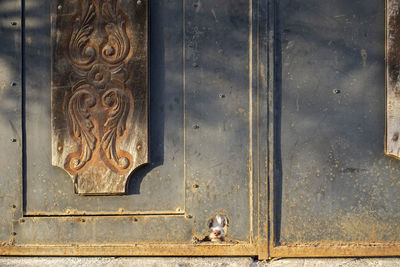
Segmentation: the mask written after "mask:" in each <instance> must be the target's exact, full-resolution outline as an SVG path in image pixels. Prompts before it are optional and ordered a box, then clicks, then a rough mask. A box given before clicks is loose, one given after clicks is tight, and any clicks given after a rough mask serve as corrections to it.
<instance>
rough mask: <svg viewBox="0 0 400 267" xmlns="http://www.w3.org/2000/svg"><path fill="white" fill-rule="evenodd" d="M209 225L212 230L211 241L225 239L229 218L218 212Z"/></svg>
mask: <svg viewBox="0 0 400 267" xmlns="http://www.w3.org/2000/svg"><path fill="white" fill-rule="evenodd" d="M208 227H209V228H210V230H211V233H210V235H209V236H208V237H209V238H210V240H211V241H223V240H224V238H225V235H226V232H227V230H228V218H227V217H226V216H225V215H221V214H218V215H216V216H215V218H212V219H210V220H209V221H208Z"/></svg>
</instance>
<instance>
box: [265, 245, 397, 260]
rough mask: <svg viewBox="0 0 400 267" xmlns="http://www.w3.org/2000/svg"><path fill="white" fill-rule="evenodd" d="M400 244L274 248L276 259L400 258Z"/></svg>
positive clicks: (273, 253)
mask: <svg viewBox="0 0 400 267" xmlns="http://www.w3.org/2000/svg"><path fill="white" fill-rule="evenodd" d="M399 255H400V243H356V242H349V243H343V242H312V243H293V244H283V245H282V246H277V247H273V248H272V249H271V253H270V256H271V257H273V258H275V257H285V258H287V257H374V256H399Z"/></svg>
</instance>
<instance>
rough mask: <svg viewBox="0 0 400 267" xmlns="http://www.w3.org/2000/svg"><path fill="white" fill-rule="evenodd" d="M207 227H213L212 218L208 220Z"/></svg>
mask: <svg viewBox="0 0 400 267" xmlns="http://www.w3.org/2000/svg"><path fill="white" fill-rule="evenodd" d="M207 225H208V228H211V227H212V226H213V225H214V219H213V218H211V219H209V220H208V223H207Z"/></svg>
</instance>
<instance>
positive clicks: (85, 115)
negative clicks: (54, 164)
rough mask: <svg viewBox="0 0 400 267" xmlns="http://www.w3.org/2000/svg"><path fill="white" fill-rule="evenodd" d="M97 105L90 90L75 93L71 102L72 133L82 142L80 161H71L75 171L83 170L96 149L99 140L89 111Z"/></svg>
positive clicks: (69, 107) (69, 111)
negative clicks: (94, 131)
mask: <svg viewBox="0 0 400 267" xmlns="http://www.w3.org/2000/svg"><path fill="white" fill-rule="evenodd" d="M95 105H96V96H95V95H94V94H93V93H92V92H90V91H89V90H88V89H79V90H77V91H75V93H74V94H73V95H72V97H71V99H70V100H69V105H68V114H69V118H70V120H71V125H72V132H73V134H74V136H75V137H76V138H77V139H79V140H80V141H81V147H82V149H81V155H80V157H79V159H76V158H75V159H73V160H71V162H72V164H73V166H72V168H73V169H75V170H79V169H80V168H82V167H83V166H84V165H85V164H86V163H87V162H88V161H89V160H90V159H91V158H92V154H93V150H94V149H95V147H96V142H97V138H96V137H95V136H94V134H93V132H92V130H93V128H94V125H93V122H92V120H91V116H90V112H89V109H90V108H93V107H94V106H95Z"/></svg>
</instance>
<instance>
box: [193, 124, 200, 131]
mask: <svg viewBox="0 0 400 267" xmlns="http://www.w3.org/2000/svg"><path fill="white" fill-rule="evenodd" d="M192 128H193V130H197V129H199V128H200V126H199V125H197V124H195V125H193V126H192Z"/></svg>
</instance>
